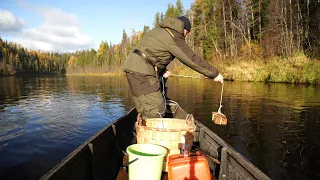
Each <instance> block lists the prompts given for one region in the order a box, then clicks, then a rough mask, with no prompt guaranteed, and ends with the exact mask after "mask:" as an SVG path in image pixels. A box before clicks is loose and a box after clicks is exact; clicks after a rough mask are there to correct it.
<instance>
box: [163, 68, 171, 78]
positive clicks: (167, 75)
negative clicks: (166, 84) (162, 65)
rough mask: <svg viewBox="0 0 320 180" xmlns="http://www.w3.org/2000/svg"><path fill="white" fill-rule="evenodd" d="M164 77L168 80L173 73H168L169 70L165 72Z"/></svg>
mask: <svg viewBox="0 0 320 180" xmlns="http://www.w3.org/2000/svg"><path fill="white" fill-rule="evenodd" d="M162 76H163V77H164V78H168V77H169V76H171V72H170V71H168V70H165V71H164V73H163V75H162Z"/></svg>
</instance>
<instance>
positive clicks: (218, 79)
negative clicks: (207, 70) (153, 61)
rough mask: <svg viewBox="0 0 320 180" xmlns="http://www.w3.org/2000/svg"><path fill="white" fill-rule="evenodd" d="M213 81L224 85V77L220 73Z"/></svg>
mask: <svg viewBox="0 0 320 180" xmlns="http://www.w3.org/2000/svg"><path fill="white" fill-rule="evenodd" d="M213 80H214V81H216V82H220V83H221V84H223V77H222V75H221V74H220V73H219V75H218V76H217V77H215V78H214V79H213Z"/></svg>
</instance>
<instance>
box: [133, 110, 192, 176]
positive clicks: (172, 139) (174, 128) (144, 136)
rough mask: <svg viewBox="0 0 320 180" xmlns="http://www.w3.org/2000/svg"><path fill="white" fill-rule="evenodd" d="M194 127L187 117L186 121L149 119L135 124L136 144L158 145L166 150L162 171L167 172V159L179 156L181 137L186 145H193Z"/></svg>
mask: <svg viewBox="0 0 320 180" xmlns="http://www.w3.org/2000/svg"><path fill="white" fill-rule="evenodd" d="M195 129H196V126H195V124H194V118H193V116H192V115H189V116H188V118H187V119H175V118H150V119H146V120H141V119H139V118H138V120H137V122H136V132H137V143H138V144H142V143H151V144H158V145H161V146H163V147H165V148H167V149H168V150H169V151H168V154H167V156H166V157H165V160H164V161H165V163H164V168H163V170H164V171H167V158H168V156H169V155H171V154H179V153H180V148H181V137H182V136H184V137H185V143H186V145H190V147H191V146H192V144H193V137H194V132H195Z"/></svg>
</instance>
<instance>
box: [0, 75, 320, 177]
mask: <svg viewBox="0 0 320 180" xmlns="http://www.w3.org/2000/svg"><path fill="white" fill-rule="evenodd" d="M167 85H168V88H169V93H168V96H169V98H170V99H172V100H175V101H176V102H178V103H179V104H180V106H181V107H182V108H184V109H185V110H186V111H187V112H188V113H192V114H193V115H194V116H195V117H196V118H197V119H198V120H199V121H201V122H202V123H203V124H205V125H206V126H207V127H208V128H210V129H211V130H213V131H214V132H216V133H217V134H218V135H219V136H221V137H222V138H223V139H224V140H225V141H226V142H228V143H229V144H230V145H231V146H232V147H233V148H234V149H236V150H237V151H239V152H240V153H241V154H243V155H244V156H245V157H246V158H248V159H249V160H250V161H251V162H252V163H253V164H254V165H256V166H258V167H259V168H260V169H261V170H262V171H263V172H265V173H266V174H267V175H268V176H269V177H270V178H272V179H319V177H320V174H319V171H318V170H319V169H320V153H319V152H320V141H319V139H320V127H319V126H320V122H319V121H320V91H319V90H320V87H319V86H306V85H291V84H265V83H247V82H226V84H225V86H224V96H223V103H222V105H223V107H222V112H223V113H224V114H225V115H226V116H227V117H228V124H227V126H219V125H215V124H214V123H213V122H212V121H211V112H212V111H217V109H218V107H219V100H220V90H221V86H220V84H218V83H216V82H213V81H212V80H209V79H188V78H175V77H173V78H170V79H169V80H168V82H167ZM129 95H130V93H129V89H128V85H127V81H126V79H125V77H123V76H120V77H118V76H116V77H103V76H101V77H100V76H89V77H86V76H28V77H24V76H20V77H0V161H1V163H0V179H38V178H39V177H41V176H42V175H43V174H44V173H46V172H47V171H48V170H50V169H51V168H52V167H53V166H54V165H55V164H57V163H58V162H59V161H61V159H62V158H64V157H65V156H66V155H68V154H69V153H70V152H71V151H72V150H74V149H75V148H76V147H77V146H79V145H80V144H81V143H83V142H84V141H85V140H86V139H87V138H89V137H90V136H91V135H93V134H94V133H96V132H97V131H98V130H100V129H101V128H102V127H104V126H106V125H108V124H110V123H111V122H112V121H113V120H114V119H117V118H118V117H120V116H121V115H123V114H125V113H126V112H128V111H129V109H131V108H132V107H133V104H132V101H131V100H130V98H129Z"/></svg>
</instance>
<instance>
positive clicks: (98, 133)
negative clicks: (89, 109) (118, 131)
mask: <svg viewBox="0 0 320 180" xmlns="http://www.w3.org/2000/svg"><path fill="white" fill-rule="evenodd" d="M134 110H135V108H132V109H131V110H130V111H128V112H127V113H126V114H125V115H123V116H121V117H119V118H118V119H116V120H115V121H113V122H112V123H110V124H109V125H107V126H105V127H103V128H102V129H101V130H99V131H98V132H96V133H95V134H94V135H92V136H91V137H90V138H89V139H87V140H86V141H85V142H83V143H82V144H81V145H79V146H78V147H77V148H76V149H74V150H73V151H72V152H71V153H69V154H68V155H67V156H66V157H65V158H63V159H62V160H61V161H60V162H59V163H58V164H57V165H55V166H54V167H53V168H52V169H50V170H49V171H48V172H47V173H46V174H44V175H43V176H42V177H41V178H40V179H39V180H44V179H49V178H50V177H52V176H53V175H54V173H56V172H57V171H59V170H60V169H61V168H62V167H63V166H64V165H65V164H66V163H68V162H69V161H70V160H71V159H72V158H73V157H74V156H76V155H77V154H78V153H79V152H81V151H83V149H84V148H85V147H86V146H88V145H89V143H90V142H92V141H93V140H95V139H96V138H97V137H98V136H100V135H101V134H102V133H103V132H105V131H106V130H107V129H108V128H110V127H112V125H114V124H116V123H117V122H119V121H120V120H122V119H124V118H125V117H126V116H128V115H129V114H130V113H132V112H133V111H134Z"/></svg>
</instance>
